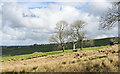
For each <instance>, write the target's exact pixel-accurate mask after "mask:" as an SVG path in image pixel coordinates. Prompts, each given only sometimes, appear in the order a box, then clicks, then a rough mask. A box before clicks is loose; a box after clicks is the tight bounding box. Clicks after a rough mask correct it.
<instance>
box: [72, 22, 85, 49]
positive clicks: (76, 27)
mask: <svg viewBox="0 0 120 74" xmlns="http://www.w3.org/2000/svg"><path fill="white" fill-rule="evenodd" d="M86 24H87V23H85V22H84V21H82V20H77V21H75V22H74V23H73V24H71V29H72V30H71V31H72V32H73V33H72V35H73V36H72V38H73V39H75V40H77V42H79V43H80V49H81V50H82V47H83V39H84V38H85V32H84V31H82V29H83V28H84V26H85V25H86Z"/></svg>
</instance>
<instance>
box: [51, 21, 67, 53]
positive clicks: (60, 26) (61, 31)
mask: <svg viewBox="0 0 120 74" xmlns="http://www.w3.org/2000/svg"><path fill="white" fill-rule="evenodd" d="M67 26H68V24H67V22H66V21H59V22H58V23H57V24H56V28H55V29H56V34H54V35H52V36H51V38H50V42H54V43H57V44H59V45H60V46H61V47H62V50H63V52H64V50H65V42H66V38H67V36H66V34H65V33H66V32H65V31H66V27H67Z"/></svg>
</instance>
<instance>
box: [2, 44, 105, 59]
mask: <svg viewBox="0 0 120 74" xmlns="http://www.w3.org/2000/svg"><path fill="white" fill-rule="evenodd" d="M106 47H107V46H100V47H88V48H83V50H98V49H102V48H106ZM77 50H80V49H77ZM69 52H72V49H70V50H65V53H69ZM60 53H62V50H60V51H52V52H44V53H43V52H38V53H33V54H26V55H17V56H9V57H2V60H3V61H8V60H10V59H16V60H18V59H20V58H23V59H32V58H37V57H42V56H47V55H53V54H60ZM0 60H1V57H0Z"/></svg>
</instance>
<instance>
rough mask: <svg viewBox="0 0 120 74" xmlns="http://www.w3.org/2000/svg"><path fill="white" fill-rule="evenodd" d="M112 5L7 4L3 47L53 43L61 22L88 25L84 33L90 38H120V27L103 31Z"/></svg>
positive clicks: (0, 17)
mask: <svg viewBox="0 0 120 74" xmlns="http://www.w3.org/2000/svg"><path fill="white" fill-rule="evenodd" d="M110 7H111V3H110V2H109V1H108V0H101V2H99V1H98V0H93V1H92V2H90V1H80V2H72V1H71V2H34V1H31V2H20V1H18V2H17V1H15V2H3V3H0V24H2V25H0V38H1V40H0V41H1V43H0V45H31V44H49V43H50V42H49V38H50V36H51V35H52V34H54V31H55V26H56V23H57V22H58V21H61V20H65V21H66V22H68V24H71V23H73V22H74V21H75V20H83V21H85V22H86V23H88V24H87V25H86V26H85V28H84V30H86V36H87V37H89V38H90V39H100V38H107V37H116V36H118V27H117V26H116V27H114V28H113V29H111V30H99V19H100V17H101V16H103V15H104V14H105V12H106V11H107V10H108V8H110Z"/></svg>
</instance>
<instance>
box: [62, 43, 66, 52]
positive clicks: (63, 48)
mask: <svg viewBox="0 0 120 74" xmlns="http://www.w3.org/2000/svg"><path fill="white" fill-rule="evenodd" d="M62 50H63V52H64V50H65V47H64V44H62Z"/></svg>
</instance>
